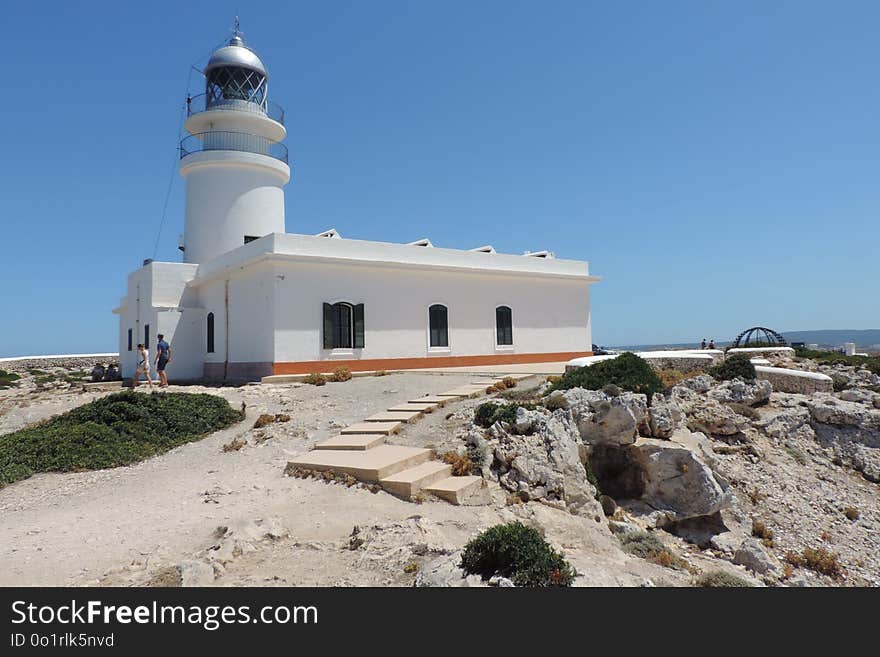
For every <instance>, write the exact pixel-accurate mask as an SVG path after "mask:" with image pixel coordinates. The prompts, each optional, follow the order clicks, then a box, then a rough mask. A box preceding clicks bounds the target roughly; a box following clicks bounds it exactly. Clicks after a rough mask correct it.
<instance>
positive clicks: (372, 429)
mask: <svg viewBox="0 0 880 657" xmlns="http://www.w3.org/2000/svg"><path fill="white" fill-rule="evenodd" d="M402 426H403V423H402V422H357V423H355V424H352V425H351V426H350V427H345V429H343V430H342V431H340V432H339V433H341V434H343V435H345V434H349V433H380V434H382V435H385V436H387V435H388V434H391V433H396V432H398V431H400V427H402Z"/></svg>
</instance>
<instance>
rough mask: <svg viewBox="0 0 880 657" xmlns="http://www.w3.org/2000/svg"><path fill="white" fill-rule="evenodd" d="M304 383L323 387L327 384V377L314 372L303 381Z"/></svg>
mask: <svg viewBox="0 0 880 657" xmlns="http://www.w3.org/2000/svg"><path fill="white" fill-rule="evenodd" d="M303 383H308V384H309V385H313V386H323V385H326V384H327V377H326V376H324V375H323V374H321V373H320V372H312V373H311V374H309V375H308V376H307V377H305V378H304V379H303Z"/></svg>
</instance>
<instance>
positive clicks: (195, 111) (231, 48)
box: [180, 24, 290, 264]
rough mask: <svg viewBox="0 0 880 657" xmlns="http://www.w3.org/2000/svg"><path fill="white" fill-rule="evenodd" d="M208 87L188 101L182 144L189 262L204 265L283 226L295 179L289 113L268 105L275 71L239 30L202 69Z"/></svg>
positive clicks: (185, 241)
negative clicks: (286, 140)
mask: <svg viewBox="0 0 880 657" xmlns="http://www.w3.org/2000/svg"><path fill="white" fill-rule="evenodd" d="M204 74H205V93H204V94H201V95H199V96H196V97H194V98H188V99H187V114H188V117H187V120H186V123H185V124H184V128H185V129H186V131H187V132H188V133H189V136H188V137H186V138H185V139H184V140H183V141H181V142H180V158H181V159H180V175H182V176H183V177H184V179H185V180H186V216H185V220H184V235H183V243H182V244H181V249H182V250H183V259H184V262H188V263H195V264H198V263H203V262H207V261H209V260H212V259H213V258H216V257H218V256H220V255H222V254H224V253H226V252H228V251H231V250H232V249H234V248H236V247H239V246H241V245H242V244H246V243H247V242H249V241H251V240H254V239H257V238H259V237H262V236H263V235H268V234H270V233H283V232H285V231H284V186H285V185H286V184H287V182H288V181H289V180H290V167H289V165H288V161H287V148H286V147H285V146H284V144H282V143H281V142H282V140H283V139H284V137H285V135H286V131H285V128H284V111H283V110H282V109H281V108H280V107H278V106H277V105H275V104H273V103H270V102H269V98H268V87H269V74H268V73H267V72H266V67H265V66H264V65H263V62H262V61H260V58H259V57H258V56H257V54H256V53H255V52H254V51H253V50H251V49H250V48H249V47H248V46H247V45H245V42H244V39H243V38H242V35H241V33H240V32H239V31H238V26H237V24H236V29H235V31H234V34H233V36H232V38H231V39H230V40H229V42H228V43H227V44H226V45H224V46H222V47H220V48H218V49H217V50H215V51H214V52H213V53H212V54H211V58H210V59H209V60H208V64H207V66H206V67H205V70H204Z"/></svg>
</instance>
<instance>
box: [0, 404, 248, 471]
mask: <svg viewBox="0 0 880 657" xmlns="http://www.w3.org/2000/svg"><path fill="white" fill-rule="evenodd" d="M243 418H244V413H243V412H242V411H238V410H235V409H233V408H232V407H231V406H230V405H229V402H227V401H226V400H225V399H223V398H222V397H218V396H216V395H206V394H188V393H181V392H174V393H153V394H141V393H136V392H133V391H125V392H120V393H117V394H115V395H110V396H108V397H104V398H103V399H99V400H97V401H94V402H91V403H88V404H84V405H83V406H80V407H78V408H75V409H73V410H72V411H68V412H67V413H64V414H63V415H59V416H58V417H55V418H52V419H51V420H48V421H46V422H43V423H40V424H37V425H35V426H32V427H28V428H26V429H21V430H20V431H16V432H14V433H8V434H5V435H2V436H0V488H2V487H3V486H5V485H6V484H10V483H12V482H14V481H18V480H19V479H25V478H27V477H29V476H31V475H32V474H34V473H36V472H70V471H75V470H97V469H100V468H114V467H117V466H120V465H129V464H131V463H136V462H137V461H141V460H143V459H145V458H149V457H151V456H155V455H157V454H161V453H163V452H166V451H168V450H169V449H172V448H174V447H177V446H178V445H182V444H184V443H187V442H190V441H193V440H196V439H197V438H200V437H202V436H204V435H207V434H209V433H212V432H214V431H217V430H218V429H223V428H225V427H228V426H229V425H231V424H233V423H235V422H239V421H241V420H242V419H243Z"/></svg>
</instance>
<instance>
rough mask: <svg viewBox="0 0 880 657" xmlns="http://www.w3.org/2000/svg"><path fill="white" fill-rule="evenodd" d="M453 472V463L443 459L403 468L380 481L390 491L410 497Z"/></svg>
mask: <svg viewBox="0 0 880 657" xmlns="http://www.w3.org/2000/svg"><path fill="white" fill-rule="evenodd" d="M451 473H452V466H451V465H447V464H445V463H442V462H441V461H428V462H426V463H422V464H421V465H417V466H415V467H414V468H408V469H406V470H401V471H400V472H398V473H396V474H393V475H391V476H390V477H384V478H383V479H380V480H379V483H380V484H381V485H382V488H384V489H385V490H387V491H388V492H389V493H392V494H394V495H399V496H400V497H403V498H406V499H409V498H411V497H412V496H413V495H415V494H416V493H418V492H419V491H420V490H421V489H422V488H424V487H425V486H429V485H431V484H433V483H435V482H438V481H440V480H441V479H446V478H447V477H449V475H450V474H451Z"/></svg>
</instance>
